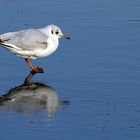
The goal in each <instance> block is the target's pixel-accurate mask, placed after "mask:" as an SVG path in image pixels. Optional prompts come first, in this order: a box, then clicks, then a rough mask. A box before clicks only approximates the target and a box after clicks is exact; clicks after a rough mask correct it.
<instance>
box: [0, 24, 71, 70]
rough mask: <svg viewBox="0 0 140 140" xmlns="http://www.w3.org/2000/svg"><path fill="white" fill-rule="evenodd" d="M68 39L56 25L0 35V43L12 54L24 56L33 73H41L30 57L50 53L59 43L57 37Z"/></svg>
mask: <svg viewBox="0 0 140 140" xmlns="http://www.w3.org/2000/svg"><path fill="white" fill-rule="evenodd" d="M60 38H65V39H70V37H69V36H67V35H64V34H63V33H62V31H61V30H60V28H59V27H58V26H56V25H48V26H46V27H44V28H40V29H26V30H21V31H17V32H8V33H4V34H1V35H0V45H1V46H2V47H4V48H6V49H7V50H9V51H10V52H12V53H13V54H15V55H17V56H20V57H23V58H25V60H26V62H27V64H28V65H29V67H30V68H31V70H32V72H34V73H43V69H42V68H38V67H34V66H33V65H32V64H31V63H30V59H38V58H42V57H46V56H48V55H50V54H52V53H53V52H54V51H55V50H56V49H57V48H58V45H59V39H60Z"/></svg>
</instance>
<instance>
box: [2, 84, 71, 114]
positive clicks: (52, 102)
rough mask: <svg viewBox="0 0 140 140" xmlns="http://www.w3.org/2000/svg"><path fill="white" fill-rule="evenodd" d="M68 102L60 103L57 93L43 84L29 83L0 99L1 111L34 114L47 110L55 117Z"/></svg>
mask: <svg viewBox="0 0 140 140" xmlns="http://www.w3.org/2000/svg"><path fill="white" fill-rule="evenodd" d="M68 103H69V102H68V101H60V99H59V97H58V94H57V92H56V91H55V90H54V89H53V88H52V87H50V86H48V85H45V84H42V83H28V84H27V85H25V84H24V85H21V86H18V87H15V88H12V89H10V90H9V91H8V93H7V94H5V95H2V96H1V97H0V110H1V111H14V112H17V113H23V114H34V113H36V112H39V111H43V110H46V112H47V114H48V116H53V115H54V114H55V113H56V112H57V111H58V110H59V109H61V108H62V107H64V106H65V105H67V104H68Z"/></svg>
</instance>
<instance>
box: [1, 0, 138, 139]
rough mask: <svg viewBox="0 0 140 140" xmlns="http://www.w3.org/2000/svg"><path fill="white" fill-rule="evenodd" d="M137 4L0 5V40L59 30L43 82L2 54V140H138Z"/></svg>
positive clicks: (77, 0)
mask: <svg viewBox="0 0 140 140" xmlns="http://www.w3.org/2000/svg"><path fill="white" fill-rule="evenodd" d="M139 7H140V1H138V0H117V1H112V0H106V1H105V0H87V1H81V0H71V1H64V0H60V1H56V0H54V1H52V0H47V1H46V0H40V1H34V0H30V1H25V0H0V17H1V19H0V33H4V32H8V31H16V30H20V29H26V28H40V27H44V26H46V25H48V24H57V25H59V26H60V28H61V29H62V31H63V32H64V33H65V34H68V35H70V36H71V38H72V39H71V40H70V41H66V40H61V41H60V47H59V49H58V50H57V51H56V52H55V53H54V54H53V55H51V56H49V57H48V58H43V59H39V60H35V61H32V63H33V64H34V65H36V66H39V67H43V68H44V70H45V73H44V74H38V75H35V76H34V77H33V79H32V80H31V83H30V84H29V85H28V86H27V85H24V84H23V83H24V79H25V78H26V76H27V75H28V74H29V68H28V66H27V65H26V62H25V61H24V59H22V58H18V57H16V56H14V55H11V54H10V53H9V52H7V51H6V50H5V49H2V48H1V49H0V54H1V55H0V65H1V70H0V96H1V98H0V125H1V127H0V134H1V136H0V139H1V140H7V139H11V140H15V139H20V140H27V139H34V140H38V139H42V140H46V139H47V140H125V139H127V140H139V139H140V14H139V13H140V8H139Z"/></svg>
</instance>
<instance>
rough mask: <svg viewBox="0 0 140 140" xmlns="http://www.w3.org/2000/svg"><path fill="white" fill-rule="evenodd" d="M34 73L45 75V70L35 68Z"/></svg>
mask: <svg viewBox="0 0 140 140" xmlns="http://www.w3.org/2000/svg"><path fill="white" fill-rule="evenodd" d="M31 72H32V73H34V74H35V73H44V70H43V69H42V68H38V67H34V68H33V69H32V71H31Z"/></svg>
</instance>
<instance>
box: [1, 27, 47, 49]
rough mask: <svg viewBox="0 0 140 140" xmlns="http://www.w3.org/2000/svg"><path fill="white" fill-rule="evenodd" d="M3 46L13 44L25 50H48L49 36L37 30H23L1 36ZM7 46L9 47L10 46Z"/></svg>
mask: <svg viewBox="0 0 140 140" xmlns="http://www.w3.org/2000/svg"><path fill="white" fill-rule="evenodd" d="M0 40H1V41H2V44H4V45H6V44H8V45H9V44H12V45H15V46H16V47H18V48H20V49H23V50H34V49H37V48H47V46H48V43H47V40H48V36H47V35H45V34H44V33H43V32H41V31H39V30H37V29H28V30H22V31H19V32H10V33H5V34H2V35H0ZM8 45H7V46H8Z"/></svg>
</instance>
